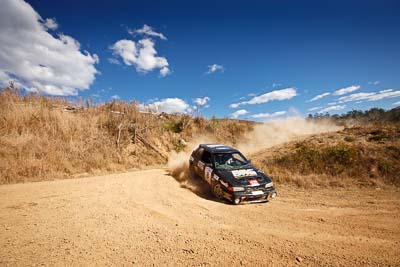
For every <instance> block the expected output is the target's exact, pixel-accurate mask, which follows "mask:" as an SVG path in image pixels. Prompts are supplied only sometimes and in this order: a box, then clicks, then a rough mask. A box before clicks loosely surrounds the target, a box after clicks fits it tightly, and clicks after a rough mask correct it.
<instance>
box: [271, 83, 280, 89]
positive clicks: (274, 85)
mask: <svg viewBox="0 0 400 267" xmlns="http://www.w3.org/2000/svg"><path fill="white" fill-rule="evenodd" d="M278 86H282V84H281V83H273V84H272V87H273V88H275V87H278Z"/></svg>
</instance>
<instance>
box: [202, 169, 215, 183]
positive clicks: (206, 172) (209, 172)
mask: <svg viewBox="0 0 400 267" xmlns="http://www.w3.org/2000/svg"><path fill="white" fill-rule="evenodd" d="M212 171H213V170H212V169H211V168H210V167H206V168H205V169H204V179H205V180H206V181H207V182H208V183H211V177H212Z"/></svg>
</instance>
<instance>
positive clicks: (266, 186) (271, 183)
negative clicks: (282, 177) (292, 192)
mask: <svg viewBox="0 0 400 267" xmlns="http://www.w3.org/2000/svg"><path fill="white" fill-rule="evenodd" d="M273 186H274V183H273V182H270V183H268V184H265V188H268V187H273Z"/></svg>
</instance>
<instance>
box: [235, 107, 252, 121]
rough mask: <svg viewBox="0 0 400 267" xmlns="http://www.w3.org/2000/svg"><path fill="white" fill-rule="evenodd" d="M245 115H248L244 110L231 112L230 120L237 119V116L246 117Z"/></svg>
mask: <svg viewBox="0 0 400 267" xmlns="http://www.w3.org/2000/svg"><path fill="white" fill-rule="evenodd" d="M247 113H249V112H248V111H247V110H245V109H239V110H237V111H235V112H233V113H232V114H231V116H232V118H235V119H237V118H238V117H239V116H243V115H246V114H247Z"/></svg>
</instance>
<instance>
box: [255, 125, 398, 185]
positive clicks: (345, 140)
mask: <svg viewBox="0 0 400 267" xmlns="http://www.w3.org/2000/svg"><path fill="white" fill-rule="evenodd" d="M256 164H257V165H258V166H260V167H261V168H262V169H263V170H264V171H265V172H267V173H269V174H270V175H272V176H273V177H274V178H275V181H276V182H277V183H281V184H294V185H296V186H300V187H310V186H345V185H347V184H357V185H363V186H369V185H372V186H375V185H380V184H381V185H382V184H386V185H396V186H399V185H400V124H398V123H385V124H375V125H374V126H371V125H369V126H364V127H354V128H347V129H345V130H344V131H341V132H338V133H334V134H322V135H319V136H312V137H308V138H306V139H305V140H302V141H298V142H292V143H290V144H287V145H284V146H281V147H279V148H275V150H274V151H273V152H272V153H271V152H269V153H268V155H267V154H264V155H260V156H259V157H257V160H256Z"/></svg>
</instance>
